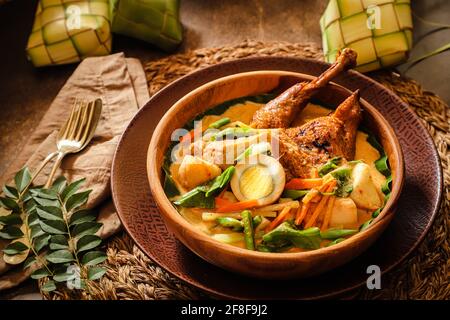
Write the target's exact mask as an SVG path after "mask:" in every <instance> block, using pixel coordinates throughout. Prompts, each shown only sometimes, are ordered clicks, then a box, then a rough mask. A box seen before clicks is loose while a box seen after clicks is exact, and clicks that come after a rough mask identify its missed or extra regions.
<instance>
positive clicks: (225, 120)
mask: <svg viewBox="0 0 450 320" xmlns="http://www.w3.org/2000/svg"><path fill="white" fill-rule="evenodd" d="M230 122H231V120H230V118H222V119H219V120H217V121H215V122H213V123H211V124H210V125H209V127H208V128H209V129H219V128H220V127H223V126H224V125H226V124H229V123H230Z"/></svg>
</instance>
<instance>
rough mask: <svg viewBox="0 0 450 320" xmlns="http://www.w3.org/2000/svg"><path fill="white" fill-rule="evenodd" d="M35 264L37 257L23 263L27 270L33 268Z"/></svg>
mask: <svg viewBox="0 0 450 320" xmlns="http://www.w3.org/2000/svg"><path fill="white" fill-rule="evenodd" d="M34 263H36V257H29V258H27V260H25V262H24V263H23V268H24V269H27V268H29V267H31V266H32V265H33V264H34Z"/></svg>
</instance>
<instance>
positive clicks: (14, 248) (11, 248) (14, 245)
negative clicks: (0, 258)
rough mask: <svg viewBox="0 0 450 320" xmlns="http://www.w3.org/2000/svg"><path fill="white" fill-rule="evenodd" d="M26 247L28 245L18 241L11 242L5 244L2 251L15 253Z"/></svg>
mask: <svg viewBox="0 0 450 320" xmlns="http://www.w3.org/2000/svg"><path fill="white" fill-rule="evenodd" d="M27 249H28V246H27V245H26V244H24V243H22V242H20V241H16V242H11V243H10V244H8V245H7V246H6V248H5V249H3V252H4V253H6V254H7V255H11V256H13V255H16V254H18V253H20V252H22V251H25V250H27Z"/></svg>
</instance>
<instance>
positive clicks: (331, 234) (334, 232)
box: [320, 229, 358, 240]
mask: <svg viewBox="0 0 450 320" xmlns="http://www.w3.org/2000/svg"><path fill="white" fill-rule="evenodd" d="M357 232H358V230H355V229H328V230H326V231H324V232H320V236H321V237H322V239H328V240H331V239H337V238H342V237H346V236H351V235H353V234H355V233H357Z"/></svg>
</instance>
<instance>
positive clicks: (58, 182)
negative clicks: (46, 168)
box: [51, 176, 67, 193]
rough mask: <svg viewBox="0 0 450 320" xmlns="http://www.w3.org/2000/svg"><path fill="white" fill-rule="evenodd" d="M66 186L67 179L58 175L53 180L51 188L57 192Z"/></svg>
mask: <svg viewBox="0 0 450 320" xmlns="http://www.w3.org/2000/svg"><path fill="white" fill-rule="evenodd" d="M66 186H67V179H66V178H65V177H64V176H59V177H58V178H56V179H55V181H54V182H53V184H52V187H51V189H52V190H54V191H56V192H57V193H61V192H63V190H64V189H65V188H66Z"/></svg>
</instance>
